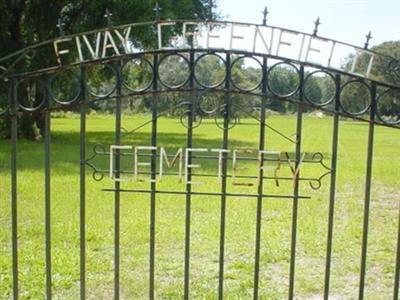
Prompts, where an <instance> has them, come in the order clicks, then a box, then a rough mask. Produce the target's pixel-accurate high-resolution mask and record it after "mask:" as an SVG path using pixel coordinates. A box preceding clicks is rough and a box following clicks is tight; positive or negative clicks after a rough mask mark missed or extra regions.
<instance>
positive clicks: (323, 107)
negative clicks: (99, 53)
mask: <svg viewBox="0 0 400 300" xmlns="http://www.w3.org/2000/svg"><path fill="white" fill-rule="evenodd" d="M150 53H151V54H153V55H158V54H164V55H165V56H170V55H179V56H180V57H181V56H182V57H183V58H184V59H185V62H186V64H187V66H188V69H189V74H188V75H189V76H188V80H189V78H190V77H191V76H193V77H194V76H195V74H194V73H195V68H194V65H195V61H194V60H193V61H189V60H187V59H186V56H185V55H186V54H187V55H189V54H190V53H192V54H196V53H199V54H200V55H206V54H214V53H216V54H215V55H218V54H217V53H227V54H231V55H236V54H238V55H244V54H243V53H241V52H231V51H223V50H220V49H216V50H215V51H210V50H209V49H208V50H205V49H202V50H197V49H189V50H186V51H182V50H179V51H177V50H175V49H170V50H163V51H158V50H157V51H153V52H144V53H141V54H137V53H136V54H134V55H127V56H123V60H122V61H125V60H126V59H144V58H145V56H146V55H149V54H150ZM247 56H248V57H249V54H247ZM254 56H257V57H260V56H259V55H258V54H255V55H254ZM250 57H252V56H250ZM263 57H264V58H265V59H268V58H271V56H268V55H264V56H263ZM272 59H273V60H276V57H272ZM161 61H162V59H161V60H160V61H159V62H158V64H157V66H155V67H156V68H157V69H158V67H159V64H160V62H161ZM118 62H121V58H113V59H112V60H109V61H107V62H105V61H104V60H98V61H96V62H94V63H91V64H84V65H83V67H85V68H87V66H91V65H92V64H105V63H107V65H108V64H115V63H118ZM281 64H289V65H291V66H292V65H293V67H296V65H298V62H297V61H288V60H284V61H280V62H278V63H277V64H275V65H274V66H273V67H272V68H270V69H268V70H265V71H264V72H263V78H265V79H264V80H266V81H267V84H268V76H267V75H268V74H269V72H271V70H273V68H274V67H276V66H277V65H281ZM300 66H304V64H300ZM227 67H228V66H227ZM231 67H232V64H230V66H229V68H231ZM311 67H312V68H314V69H316V71H315V72H322V73H327V74H328V75H330V76H333V75H334V74H337V75H342V74H343V72H339V71H332V70H327V69H326V68H324V67H317V66H311ZM64 69H66V68H62V69H55V70H51V71H47V72H45V73H35V74H28V75H24V76H17V77H15V78H14V80H17V81H18V80H25V79H30V78H35V77H38V75H39V74H43V75H44V74H46V75H50V76H51V75H53V74H57V73H58V72H62V71H61V70H64ZM296 69H297V67H296ZM66 70H68V69H66ZM113 70H114V68H113ZM157 71H158V70H157ZM152 72H153V74H152V75H153V81H154V80H157V81H158V82H160V81H159V78H158V76H157V77H154V75H155V74H154V72H155V70H154V68H153V69H152ZM264 73H265V74H264ZM346 75H348V74H346ZM53 76H54V75H53ZM227 77H229V78H226V79H225V80H224V81H226V80H229V81H232V78H231V77H232V75H231V74H230V76H227ZM349 77H350V80H349V81H348V82H346V83H344V84H342V85H341V86H340V87H336V93H340V92H341V91H342V90H343V88H344V87H345V86H347V85H348V84H350V83H351V82H362V84H364V85H366V86H367V87H368V86H369V84H372V83H374V84H376V85H377V86H378V87H380V88H390V89H391V90H393V91H396V92H399V93H400V88H399V87H394V86H388V85H387V84H379V83H376V81H374V80H369V79H364V78H360V77H359V76H353V75H350V76H349ZM154 78H157V79H154ZM118 80H122V81H123V80H124V78H123V77H122V78H116V83H117V84H118ZM9 82H10V81H9ZM9 82H6V84H9ZM305 82H306V80H305ZM305 82H303V85H302V86H298V87H297V89H296V91H292V92H291V93H290V94H289V95H275V96H276V97H277V98H278V99H279V101H288V102H293V103H296V101H297V100H296V99H294V97H293V96H295V94H296V92H298V91H299V90H303V89H304V86H305ZM160 83H161V82H160ZM157 87H158V88H157V90H154V89H151V88H148V89H143V90H139V91H130V90H128V91H127V90H125V89H124V90H123V91H122V94H121V96H122V97H130V96H138V95H146V94H157V93H168V92H176V91H182V92H190V91H199V92H200V93H201V92H204V91H205V90H204V87H199V86H197V85H192V86H190V87H189V86H187V81H186V82H185V83H184V84H181V85H180V86H178V87H175V88H173V89H171V88H167V89H165V88H162V87H163V85H162V83H161V84H160V85H157ZM224 90H225V89H224ZM114 91H115V89H113V90H112V91H109V92H108V93H107V94H105V95H101V96H102V97H100V98H99V97H94V98H93V99H90V101H88V103H93V102H97V101H102V100H107V99H113V98H115V95H114ZM206 91H221V89H219V88H218V87H214V88H208V89H207V90H206ZM225 92H228V93H231V94H242V95H252V96H261V97H264V96H265V94H264V93H262V92H261V91H258V90H254V91H245V90H239V89H237V88H235V87H234V85H231V86H230V87H229V89H227V90H225ZM46 93H47V95H49V94H50V96H51V92H50V91H49V88H48V86H46ZM268 96H269V97H271V96H274V95H273V94H272V93H269V95H268ZM304 96H305V99H306V101H303V105H307V106H309V107H312V108H315V109H318V110H321V111H323V112H327V113H335V114H339V115H340V116H344V117H348V118H352V119H355V120H361V121H366V122H371V120H369V119H365V118H364V116H363V115H362V114H365V112H366V111H368V109H366V110H363V112H360V113H356V114H354V113H350V112H346V110H343V107H342V109H341V110H339V111H336V110H335V109H334V108H333V107H330V105H328V103H324V104H323V105H321V104H316V103H311V101H309V99H307V97H306V95H304ZM50 98H52V97H50ZM49 100H50V101H49V103H45V104H42V105H41V106H40V107H37V108H34V109H29V108H20V110H21V112H23V113H32V112H33V111H34V112H39V111H41V110H42V109H44V108H46V109H57V108H59V107H58V106H57V105H53V104H52V103H51V101H54V99H49ZM54 102H56V104H57V101H54ZM70 102H72V101H70ZM70 102H68V103H61V105H62V106H67V104H68V106H69V107H72V106H76V105H78V101H74V102H73V103H70ZM58 104H60V103H59V102H58ZM63 104H65V105H63ZM46 106H48V107H46ZM9 114H10V109H9V108H8V109H7V108H6V109H5V111H2V114H0V117H6V116H7V115H9ZM373 122H374V123H375V124H377V125H383V126H387V127H392V128H400V126H399V123H398V122H397V123H396V122H394V123H393V122H391V121H387V120H384V119H382V118H379V117H378V118H375V119H374V120H373Z"/></svg>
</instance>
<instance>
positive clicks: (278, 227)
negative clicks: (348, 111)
mask: <svg viewBox="0 0 400 300" xmlns="http://www.w3.org/2000/svg"><path fill="white" fill-rule="evenodd" d="M149 118H150V116H149V115H123V119H122V123H123V124H122V125H123V127H124V128H125V129H126V130H132V129H134V128H136V127H137V126H139V125H141V124H143V123H144V122H146V121H148V120H149ZM267 124H268V125H269V126H272V127H273V128H275V129H278V130H279V131H281V132H282V133H284V134H286V135H288V136H292V135H293V134H294V133H295V129H296V128H295V124H296V117H295V116H275V115H271V116H268V117H267ZM51 126H52V142H51V174H52V177H51V222H52V223H51V224H52V226H51V233H52V267H53V270H52V271H53V273H52V275H53V294H54V299H78V298H79V209H80V207H79V117H78V116H75V115H69V116H66V117H60V116H58V117H57V118H53V119H52V125H51ZM114 128H115V120H114V117H113V116H106V115H89V116H88V124H87V157H89V156H91V155H92V153H93V152H92V151H93V150H92V149H93V146H94V145H95V144H98V143H101V144H103V145H105V147H106V149H108V147H109V145H111V144H113V143H114ZM339 130H340V132H339V154H338V180H337V197H336V201H335V219H334V240H333V255H332V281H331V294H332V295H333V296H334V298H335V299H354V298H356V297H357V295H358V282H359V266H360V253H361V252H360V251H361V239H362V222H363V208H364V192H365V189H364V184H365V170H366V165H365V162H366V151H367V133H368V125H367V124H365V123H360V122H355V121H350V120H341V121H340V128H339ZM150 133H151V125H150V124H149V125H147V126H145V127H143V128H141V129H140V130H138V131H136V132H135V133H133V134H129V135H123V137H122V144H125V145H134V146H137V145H150V141H151V139H150ZM186 134H187V129H186V128H185V127H183V126H182V125H181V124H180V122H179V120H178V119H174V118H166V117H160V118H159V119H158V139H157V141H158V145H159V146H163V147H166V149H167V150H168V151H169V152H170V154H173V153H175V152H174V151H176V149H178V148H180V147H185V146H186V142H187V140H186ZM258 136H259V123H258V122H257V121H255V120H253V119H242V120H241V122H240V124H238V125H237V126H236V127H234V128H233V129H231V130H230V131H229V148H230V149H245V148H252V149H257V148H258V139H259V137H258ZM331 136H332V118H331V117H324V118H316V117H313V116H305V118H304V128H303V140H302V151H306V152H321V153H323V154H324V156H325V162H326V164H327V165H328V166H329V165H330V155H331V139H332V138H331ZM292 137H293V136H292ZM193 144H194V145H193V147H196V148H208V149H211V148H221V145H222V130H220V129H219V128H218V127H217V126H216V125H215V123H214V120H213V119H205V120H203V122H202V124H201V126H199V127H198V128H196V129H195V130H194V135H193ZM266 148H267V149H268V150H277V151H288V152H293V151H294V149H295V146H294V144H293V143H291V142H289V141H288V140H286V139H283V138H282V137H281V136H279V135H277V134H276V133H275V132H273V131H271V130H270V129H267V130H266ZM399 149H400V131H399V130H394V129H390V128H383V127H376V136H375V147H374V165H373V177H372V199H371V209H370V231H369V241H368V260H367V277H366V297H367V298H368V299H388V298H390V297H391V295H392V290H393V280H394V269H395V251H396V238H397V223H398V211H399V199H400V171H399V170H400V157H399ZM215 155H216V154H215ZM9 160H10V143H9V142H8V141H4V140H3V141H1V142H0V298H1V299H10V298H11V285H12V274H11V220H10V171H9ZM101 160H103V161H101ZM96 163H98V164H99V165H102V166H103V167H104V166H107V165H108V157H107V156H104V157H102V158H96ZM128 163H129V162H126V163H125V164H124V166H125V167H127V166H128ZM198 163H199V164H201V165H202V167H201V168H200V169H198V172H202V171H204V172H209V173H210V172H211V173H216V172H217V168H218V164H217V161H216V160H212V161H204V160H203V161H198ZM43 167H44V144H43V142H42V141H38V142H31V141H23V140H22V141H19V142H18V242H19V250H18V254H19V278H20V295H21V299H43V298H44V292H45V252H44V249H45V248H44V245H45V243H44V170H43ZM242 167H247V169H241V170H239V171H238V175H240V174H242V175H243V174H251V175H257V165H256V164H253V165H252V164H247V165H245V164H243V165H242ZM131 169H133V167H132V168H131ZM144 169H145V168H144ZM228 169H229V172H231V165H230V164H229V165H228ZM196 171H197V170H196ZM324 171H325V170H324V169H323V168H322V167H321V166H320V165H318V164H316V165H315V166H313V167H309V166H304V168H303V169H302V171H301V172H302V173H301V174H302V176H304V177H319V176H321V175H322V174H323V173H324ZM288 172H289V168H288V166H287V165H283V166H282V174H290V173H288ZM91 174H92V173H91V170H90V168H87V176H86V195H87V198H86V212H87V213H86V218H87V223H86V237H87V238H86V240H87V264H86V267H87V295H88V298H89V299H112V297H113V279H114V273H113V270H114V268H113V263H114V261H113V260H114V198H113V197H114V196H113V193H111V192H105V191H102V189H103V188H112V187H113V182H112V181H111V180H110V179H109V178H104V179H103V180H102V181H100V182H97V181H94V180H93V179H92V177H91ZM141 179H142V180H143V182H133V180H130V181H129V182H125V183H123V187H124V188H132V189H133V188H142V189H148V188H149V183H148V181H147V180H148V177H146V176H142V177H141ZM196 180H198V181H207V183H205V184H203V185H199V186H195V187H194V188H193V189H194V190H195V191H212V192H219V191H220V189H221V185H220V182H219V181H218V179H204V178H200V177H199V178H196ZM329 181H330V177H329V176H327V177H325V178H324V179H323V184H322V187H321V189H320V190H317V191H314V190H312V189H311V188H310V187H309V185H308V183H307V182H306V181H304V182H302V183H301V187H300V194H301V195H303V196H310V197H311V199H302V200H299V211H298V236H297V251H296V283H295V294H296V297H297V298H298V299H310V298H312V299H318V298H321V297H322V293H323V287H324V270H325V253H326V235H327V223H328V222H327V220H328V205H329ZM241 182H246V180H243V179H242V180H241ZM253 183H254V182H253ZM158 188H159V189H168V190H182V191H183V190H185V184H184V183H180V182H179V180H178V177H177V176H169V177H164V178H163V180H162V182H159V183H158ZM292 189H293V188H292V185H291V182H290V181H289V182H287V183H284V182H281V184H280V187H276V186H275V183H274V182H273V181H268V182H266V184H265V187H264V193H265V194H285V195H290V194H292V192H293V191H292ZM228 191H229V192H234V193H239V192H241V193H253V194H254V193H256V191H257V190H256V187H255V186H250V187H247V186H233V185H232V182H231V179H229V180H228ZM256 202H257V200H256V199H255V198H237V197H228V198H227V210H226V245H225V289H224V290H225V297H226V299H250V298H251V296H252V288H253V271H254V249H255V225H256V207H257V205H256V204H257V203H256ZM220 205H221V199H220V197H217V196H193V197H192V207H191V264H190V295H191V298H192V299H215V298H216V296H217V290H218V264H219V233H220V229H219V226H220ZM292 205H293V200H291V199H271V198H265V199H264V200H263V207H262V230H261V231H262V241H261V263H260V297H261V298H262V299H283V298H286V297H287V293H288V282H289V261H290V242H291V222H292ZM120 209H121V232H120V235H121V295H122V298H123V299H147V297H148V278H149V276H148V274H149V234H150V233H149V232H150V231H149V229H150V225H149V220H150V218H149V215H150V196H149V195H148V194H134V193H122V194H121V206H120ZM155 226H156V234H155V240H156V256H155V258H156V262H155V289H156V291H155V294H156V297H157V298H158V299H181V298H182V295H183V272H184V268H183V266H184V234H185V230H184V229H185V196H183V195H157V198H156V224H155Z"/></svg>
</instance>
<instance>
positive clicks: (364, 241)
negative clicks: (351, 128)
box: [358, 83, 376, 300]
mask: <svg viewBox="0 0 400 300" xmlns="http://www.w3.org/2000/svg"><path fill="white" fill-rule="evenodd" d="M375 112H376V84H375V83H372V85H371V108H370V116H369V120H370V123H369V130H368V150H367V170H366V177H365V198H364V222H363V237H362V245H361V270H360V286H359V292H358V299H360V300H361V299H364V285H365V270H366V264H367V249H368V225H369V206H370V200H371V179H372V178H371V177H372V158H373V149H374V129H375Z"/></svg>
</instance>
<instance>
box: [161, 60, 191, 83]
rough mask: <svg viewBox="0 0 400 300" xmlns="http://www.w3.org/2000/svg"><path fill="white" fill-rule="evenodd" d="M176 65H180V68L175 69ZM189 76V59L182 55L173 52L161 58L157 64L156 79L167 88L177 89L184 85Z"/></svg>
mask: <svg viewBox="0 0 400 300" xmlns="http://www.w3.org/2000/svg"><path fill="white" fill-rule="evenodd" d="M178 65H181V67H182V68H181V70H177V66H178ZM189 77H190V67H189V61H188V59H187V58H186V57H185V56H184V55H182V54H179V53H174V54H168V55H166V56H164V57H163V58H161V60H160V62H159V64H158V79H159V80H160V82H161V84H162V85H163V86H165V87H166V88H168V89H178V88H180V87H183V86H184V85H186V83H187V82H188V81H189ZM168 81H170V82H168Z"/></svg>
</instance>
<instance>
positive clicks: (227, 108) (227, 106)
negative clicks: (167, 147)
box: [218, 53, 231, 300]
mask: <svg viewBox="0 0 400 300" xmlns="http://www.w3.org/2000/svg"><path fill="white" fill-rule="evenodd" d="M230 69H231V57H230V54H229V53H228V54H227V55H226V70H227V71H226V80H225V93H224V111H223V116H224V130H223V141H222V149H224V150H227V149H228V133H229V118H230V117H231V116H230V97H229V92H228V91H229V89H230V81H229V79H230V73H231V70H230ZM226 173H227V153H226V152H224V153H222V181H221V193H222V195H221V217H220V240H219V278H218V299H219V300H222V299H223V297H224V260H225V217H226V216H225V215H226V177H227V176H226Z"/></svg>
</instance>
